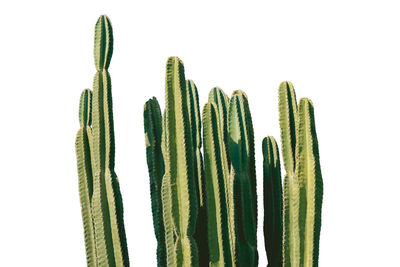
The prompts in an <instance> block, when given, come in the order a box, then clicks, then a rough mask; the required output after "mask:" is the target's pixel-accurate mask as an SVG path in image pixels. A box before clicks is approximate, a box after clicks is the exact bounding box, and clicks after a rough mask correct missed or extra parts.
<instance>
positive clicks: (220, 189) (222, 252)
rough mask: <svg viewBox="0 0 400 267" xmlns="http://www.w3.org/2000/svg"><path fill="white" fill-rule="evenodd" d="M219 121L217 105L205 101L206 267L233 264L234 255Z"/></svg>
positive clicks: (225, 157)
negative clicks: (207, 250)
mask: <svg viewBox="0 0 400 267" xmlns="http://www.w3.org/2000/svg"><path fill="white" fill-rule="evenodd" d="M219 120H220V115H219V114H218V108H217V105H216V104H215V103H207V104H206V105H205V106H204V109H203V124H204V135H203V136H204V167H205V181H206V195H207V211H208V212H207V215H208V243H209V249H210V266H220V267H223V266H234V264H235V258H234V256H235V255H232V248H231V247H232V246H234V244H233V242H234V241H233V240H231V236H230V232H231V231H233V230H234V229H233V227H232V226H231V225H230V224H229V213H230V210H229V204H228V199H229V197H230V196H229V193H230V192H229V191H230V186H231V184H230V181H229V179H230V176H229V165H228V161H227V153H226V149H225V143H224V140H223V128H222V124H221V122H220V121H219Z"/></svg>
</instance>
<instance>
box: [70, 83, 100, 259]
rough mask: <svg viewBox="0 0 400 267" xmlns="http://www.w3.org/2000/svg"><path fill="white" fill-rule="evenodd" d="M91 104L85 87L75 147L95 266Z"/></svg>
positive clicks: (88, 249)
mask: <svg viewBox="0 0 400 267" xmlns="http://www.w3.org/2000/svg"><path fill="white" fill-rule="evenodd" d="M91 105H92V92H91V91H90V90H89V89H85V90H84V91H83V92H82V94H81V98H80V105H79V123H80V126H81V128H80V129H79V131H78V133H77V135H76V142H75V148H76V157H77V163H78V177H79V197H80V201H81V211H82V220H83V228H84V233H85V248H86V260H87V266H88V267H95V266H97V261H96V244H95V238H94V235H95V234H94V226H93V219H92V210H91V198H92V194H93V174H92V157H91V153H90V146H91V145H90V143H91V136H92V130H91V128H90V126H91V123H92V122H91V119H92V118H91Z"/></svg>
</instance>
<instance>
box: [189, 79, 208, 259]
mask: <svg viewBox="0 0 400 267" xmlns="http://www.w3.org/2000/svg"><path fill="white" fill-rule="evenodd" d="M186 92H187V103H188V110H189V120H190V126H191V127H190V129H191V136H192V144H193V160H194V165H193V167H194V178H195V182H196V194H197V203H198V215H197V223H196V230H195V233H194V239H195V240H196V243H197V248H198V257H199V265H200V266H205V265H208V243H207V207H206V200H205V184H204V168H203V156H202V154H201V146H202V142H201V117H200V108H199V95H198V92H197V87H196V85H195V83H194V82H193V81H192V80H187V81H186Z"/></svg>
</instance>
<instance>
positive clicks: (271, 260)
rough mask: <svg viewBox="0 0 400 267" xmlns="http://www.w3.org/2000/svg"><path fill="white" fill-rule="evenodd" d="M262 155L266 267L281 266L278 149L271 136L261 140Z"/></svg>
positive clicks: (280, 206) (280, 183)
mask: <svg viewBox="0 0 400 267" xmlns="http://www.w3.org/2000/svg"><path fill="white" fill-rule="evenodd" d="M262 151H263V156H264V164H263V170H264V242H265V250H266V252H267V257H268V267H280V266H282V182H281V167H280V164H281V163H280V160H279V150H278V145H277V144H276V141H275V139H274V138H273V137H272V136H268V137H266V138H264V140H263V142H262Z"/></svg>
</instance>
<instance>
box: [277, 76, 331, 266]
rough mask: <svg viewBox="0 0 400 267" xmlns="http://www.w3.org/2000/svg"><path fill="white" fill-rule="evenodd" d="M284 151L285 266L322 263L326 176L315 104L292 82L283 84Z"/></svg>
mask: <svg viewBox="0 0 400 267" xmlns="http://www.w3.org/2000/svg"><path fill="white" fill-rule="evenodd" d="M279 114H280V125H281V139H282V153H283V158H284V165H285V169H286V175H285V179H284V190H283V191H284V205H283V206H284V208H283V224H284V228H283V266H290V267H293V266H305V267H311V266H312V267H314V266H318V254H319V234H320V229H321V208H322V194H323V185H322V176H321V169H320V164H319V153H318V141H317V135H316V131H315V123H314V107H313V104H312V102H311V101H310V100H309V99H306V98H302V99H300V104H299V107H297V102H296V95H295V92H294V88H293V85H292V84H291V83H290V82H283V83H282V84H281V85H280V87H279Z"/></svg>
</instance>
